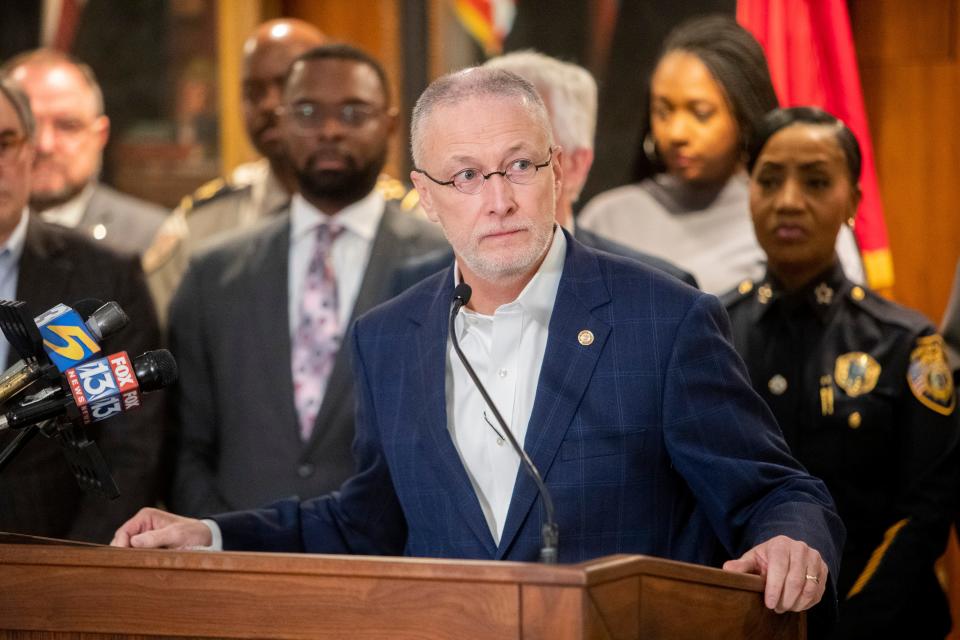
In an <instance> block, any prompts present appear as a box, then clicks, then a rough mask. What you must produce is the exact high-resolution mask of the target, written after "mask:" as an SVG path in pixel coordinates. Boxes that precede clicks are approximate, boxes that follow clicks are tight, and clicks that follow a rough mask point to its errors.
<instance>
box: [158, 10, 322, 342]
mask: <svg viewBox="0 0 960 640" xmlns="http://www.w3.org/2000/svg"><path fill="white" fill-rule="evenodd" d="M325 39H326V38H325V36H324V35H323V33H321V32H320V30H319V29H317V28H316V27H314V26H313V25H311V24H308V23H306V22H303V21H302V20H294V19H278V20H270V21H268V22H264V23H263V24H261V25H260V26H258V27H257V28H256V29H255V30H254V32H253V33H252V34H250V36H249V37H248V38H247V40H246V41H245V42H244V45H243V67H242V71H241V73H242V77H241V81H242V83H243V119H244V124H245V126H246V130H247V135H248V136H249V137H250V142H251V143H253V146H254V148H255V149H256V150H257V152H258V153H259V154H260V155H261V156H262V157H261V158H260V159H259V160H256V161H254V162H250V163H247V164H242V165H240V166H238V167H237V168H236V169H234V171H233V173H232V174H231V175H230V176H229V177H224V178H218V179H216V180H213V181H211V182H209V183H207V184H205V185H203V186H202V187H200V188H199V189H197V191H196V192H194V194H193V195H192V196H187V197H185V198H184V199H183V201H182V202H181V203H180V206H179V207H177V209H175V210H174V212H173V213H172V214H171V215H170V217H169V218H168V219H167V221H166V222H165V223H164V225H163V226H162V227H161V228H160V231H159V232H158V233H157V235H156V237H155V239H154V241H153V245H152V246H151V247H150V249H149V250H148V251H147V253H146V255H144V259H143V268H144V271H145V272H146V273H147V280H148V282H149V284H150V290H151V293H152V294H153V297H154V301H155V303H156V306H157V312H158V314H159V315H160V318H161V322H162V323H163V324H165V322H166V312H167V307H168V305H169V302H170V299H171V298H172V297H173V292H174V291H175V290H176V288H177V286H178V285H179V283H180V278H181V277H182V276H183V273H184V271H185V269H186V267H187V262H188V261H189V259H190V256H191V255H193V253H194V252H195V250H196V248H197V247H199V246H201V245H203V244H206V243H207V242H208V241H209V239H210V238H212V237H213V236H216V235H218V234H220V233H222V232H224V231H228V230H233V229H240V228H246V227H249V226H251V225H252V224H253V223H255V222H256V221H258V220H260V219H262V218H265V217H267V216H269V215H270V214H272V213H275V212H277V211H280V210H282V209H284V207H285V206H286V205H287V203H289V201H290V196H291V194H292V193H293V192H294V191H295V190H296V178H295V177H294V173H293V171H292V170H291V169H290V165H289V163H288V161H287V159H286V156H285V154H284V152H283V148H282V145H281V144H280V139H279V131H278V129H277V107H279V106H280V97H281V94H282V92H283V81H284V79H285V77H286V73H287V68H288V67H289V66H290V63H291V62H293V60H294V59H295V58H296V57H297V56H299V55H300V54H302V53H304V52H306V51H308V50H310V49H312V48H314V47H316V46H319V45H321V44H323V43H324V41H325Z"/></svg>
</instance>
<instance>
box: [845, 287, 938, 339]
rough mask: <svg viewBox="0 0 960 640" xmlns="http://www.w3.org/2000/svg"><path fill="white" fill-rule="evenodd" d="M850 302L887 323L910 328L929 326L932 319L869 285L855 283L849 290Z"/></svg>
mask: <svg viewBox="0 0 960 640" xmlns="http://www.w3.org/2000/svg"><path fill="white" fill-rule="evenodd" d="M847 298H849V300H850V302H851V303H852V304H854V305H856V306H858V307H860V308H861V309H863V310H864V311H866V312H867V313H869V314H870V315H871V316H873V317H874V318H876V319H877V320H879V321H880V322H884V323H887V324H892V325H895V326H899V327H902V328H904V329H908V330H917V329H921V328H923V327H927V326H929V325H930V324H931V323H930V321H929V320H928V319H927V318H926V317H924V316H923V314H921V313H919V312H917V311H914V310H913V309H908V308H907V307H904V306H901V305H898V304H894V303H892V302H890V301H889V300H887V299H886V298H884V297H883V296H881V295H879V294H877V293H875V292H874V291H872V290H870V289H868V288H867V287H864V286H861V285H854V286H853V287H851V288H850V291H849V292H847Z"/></svg>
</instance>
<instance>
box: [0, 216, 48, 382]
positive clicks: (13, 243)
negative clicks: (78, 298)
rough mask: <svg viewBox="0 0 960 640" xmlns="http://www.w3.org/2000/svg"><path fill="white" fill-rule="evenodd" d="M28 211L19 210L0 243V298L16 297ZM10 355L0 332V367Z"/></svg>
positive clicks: (25, 237)
mask: <svg viewBox="0 0 960 640" xmlns="http://www.w3.org/2000/svg"><path fill="white" fill-rule="evenodd" d="M29 220H30V213H29V212H28V211H27V210H26V209H24V210H23V211H21V212H20V222H18V223H17V226H16V227H14V228H13V231H11V232H10V237H9V238H7V241H6V242H4V243H3V244H2V245H0V298H2V299H4V300H14V299H16V297H17V277H18V276H19V275H20V257H21V256H22V255H23V247H24V244H25V243H26V240H27V223H28V222H29ZM31 311H33V312H34V313H43V312H44V311H46V309H31ZM9 355H10V343H9V342H7V340H6V338H5V337H3V335H2V334H0V369H6V363H7V357H8V356H9Z"/></svg>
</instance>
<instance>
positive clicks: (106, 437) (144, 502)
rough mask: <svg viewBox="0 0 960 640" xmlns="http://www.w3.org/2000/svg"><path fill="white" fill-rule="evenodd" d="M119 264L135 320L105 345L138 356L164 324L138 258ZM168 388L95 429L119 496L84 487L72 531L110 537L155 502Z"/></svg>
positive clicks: (121, 297)
mask: <svg viewBox="0 0 960 640" xmlns="http://www.w3.org/2000/svg"><path fill="white" fill-rule="evenodd" d="M119 264H120V265H121V266H120V268H119V269H117V272H116V275H115V277H113V278H112V281H113V282H115V283H116V284H115V288H114V289H113V291H112V294H113V296H114V297H113V299H114V300H116V302H119V303H120V306H121V307H123V309H124V311H126V312H127V315H128V316H129V317H130V324H129V325H127V327H125V328H124V329H123V330H121V331H120V332H118V333H117V335H116V336H114V337H111V338H109V339H108V340H106V341H105V342H104V344H103V345H102V347H103V348H104V351H105V352H106V353H112V352H115V351H121V350H124V351H127V353H128V354H129V355H130V357H136V356H138V355H140V354H142V353H143V352H145V351H149V350H152V349H156V348H158V347H159V346H160V330H159V328H158V326H157V315H156V312H155V310H154V307H153V301H152V300H151V298H150V293H149V291H148V289H147V284H146V281H145V279H144V276H143V271H142V270H141V268H140V261H139V259H137V258H129V257H124V258H123V259H122V260H121V261H119ZM165 393H166V392H156V393H151V394H149V395H146V396H144V399H143V405H142V407H141V408H140V409H139V410H138V411H134V412H131V413H129V414H126V415H123V416H118V417H116V418H113V419H111V420H108V421H106V422H103V423H101V425H102V426H101V425H96V427H97V428H95V429H92V430H91V431H92V433H93V439H94V440H96V441H97V444H98V447H99V449H100V451H101V452H102V453H103V456H104V458H105V459H106V461H107V463H108V465H109V466H110V468H111V471H112V472H113V477H114V479H115V480H116V482H117V486H118V487H119V489H120V497H119V498H117V499H115V500H105V499H104V498H103V497H102V496H100V495H96V494H89V493H83V494H82V496H81V498H80V501H81V504H80V508H79V509H78V510H77V517H76V518H75V519H74V521H73V523H72V525H71V529H70V532H69V534H68V536H67V537H69V538H71V539H76V540H94V541H98V542H104V543H105V542H108V541H109V540H110V539H111V538H112V537H113V532H114V531H115V530H116V528H117V527H118V526H120V524H122V523H123V522H124V521H125V520H127V519H128V518H130V517H131V516H132V515H133V514H134V513H136V512H137V510H138V509H140V508H141V507H144V506H149V505H152V504H154V503H155V502H156V499H157V494H158V490H159V473H160V462H161V447H162V445H163V441H164V437H165V428H166V403H165V398H164V394H165Z"/></svg>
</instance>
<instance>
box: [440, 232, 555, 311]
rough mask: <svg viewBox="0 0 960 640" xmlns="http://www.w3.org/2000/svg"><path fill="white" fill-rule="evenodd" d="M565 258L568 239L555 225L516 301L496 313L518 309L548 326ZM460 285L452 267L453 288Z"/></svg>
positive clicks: (457, 275)
mask: <svg viewBox="0 0 960 640" xmlns="http://www.w3.org/2000/svg"><path fill="white" fill-rule="evenodd" d="M566 257H567V238H566V236H565V235H564V234H563V231H562V230H561V229H560V225H557V224H555V225H554V226H553V240H551V242H550V248H549V249H548V250H547V255H546V256H544V258H543V262H541V263H540V267H539V268H538V269H537V272H536V273H535V274H533V277H532V278H531V279H530V282H528V283H527V286H525V287H524V288H523V291H521V292H520V295H518V296H517V299H516V300H514V301H513V302H508V303H507V304H503V305H500V306H499V307H498V308H497V311H510V310H514V309H520V310H522V311H523V312H524V313H526V314H527V315H529V316H530V317H531V318H532V319H533V320H534V321H536V322H539V323H540V324H542V325H543V326H545V327H548V326H550V317H551V315H552V314H553V305H554V302H555V301H556V299H557V289H559V288H560V277H561V276H562V275H563V265H564V263H565V261H566ZM460 282H461V278H460V266H459V264H455V265H454V269H453V286H454V287H456V286H457V285H458V284H460ZM463 312H464V313H465V314H467V315H474V316H480V317H482V314H479V313H476V312H474V311H471V310H470V309H467V308H466V307H464V309H463Z"/></svg>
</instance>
